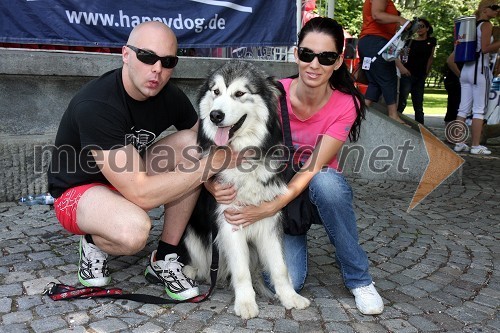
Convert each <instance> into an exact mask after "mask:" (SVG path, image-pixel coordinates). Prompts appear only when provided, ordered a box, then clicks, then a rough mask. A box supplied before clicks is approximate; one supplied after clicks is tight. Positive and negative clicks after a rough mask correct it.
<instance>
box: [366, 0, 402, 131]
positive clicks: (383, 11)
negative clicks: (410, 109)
mask: <svg viewBox="0 0 500 333" xmlns="http://www.w3.org/2000/svg"><path fill="white" fill-rule="evenodd" d="M406 21H407V19H405V18H404V17H401V16H400V15H399V12H398V10H397V9H396V7H395V6H394V2H393V1H392V0H366V1H365V3H364V5H363V26H362V28H361V34H360V37H359V44H358V52H359V55H360V58H361V60H362V61H363V69H364V70H365V73H366V77H367V78H368V89H367V91H366V94H365V98H366V105H367V106H370V105H371V104H372V103H373V102H377V101H378V100H379V98H380V96H381V95H382V96H383V97H384V101H385V104H386V105H387V112H388V115H389V117H391V118H392V119H394V120H396V121H397V122H399V123H402V124H405V123H404V121H403V120H402V119H401V118H400V117H399V114H398V109H397V84H398V77H397V75H396V65H395V63H394V62H393V61H386V60H384V59H383V58H382V57H377V52H378V51H379V50H380V49H382V48H383V47H384V46H385V45H386V44H387V42H388V41H389V40H390V39H391V38H392V37H393V36H394V34H395V33H396V31H397V29H398V27H399V26H402V25H404V24H405V23H406ZM374 57H376V58H375V61H374V62H371V60H372V58H374Z"/></svg>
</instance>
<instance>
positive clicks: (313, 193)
mask: <svg viewBox="0 0 500 333" xmlns="http://www.w3.org/2000/svg"><path fill="white" fill-rule="evenodd" d="M309 197H310V199H311V202H312V203H314V204H315V205H316V206H317V207H318V211H319V215H320V218H321V221H320V222H321V223H322V224H323V226H324V227H325V230H326V233H327V235H328V238H329V239H330V242H331V243H332V244H333V246H334V247H335V259H336V261H337V264H338V266H339V268H340V272H341V274H342V278H343V280H344V284H345V286H346V287H347V288H348V289H353V288H358V287H364V286H367V285H369V284H371V283H372V277H371V276H370V273H369V272H368V266H369V263H368V257H367V256H366V253H365V251H364V250H363V249H362V248H361V246H360V245H359V239H358V229H357V225H356V216H355V214H354V208H353V203H352V200H353V194H352V189H351V186H350V185H349V183H347V181H346V179H345V178H344V176H342V174H341V173H339V172H337V171H336V170H334V169H331V168H328V169H324V170H322V171H321V172H319V173H318V174H316V175H315V176H314V177H313V179H312V180H311V183H310V184H309ZM283 244H284V252H285V261H286V264H287V267H288V273H289V274H290V277H291V279H292V285H293V287H294V289H295V290H296V291H300V290H301V289H302V287H303V286H304V282H305V280H306V277H307V255H308V254H307V235H300V236H293V235H286V234H285V235H284V239H283ZM265 280H266V283H267V284H268V285H270V284H269V279H268V277H267V276H265ZM271 289H272V288H271Z"/></svg>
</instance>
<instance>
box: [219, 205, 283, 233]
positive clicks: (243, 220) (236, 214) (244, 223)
mask: <svg viewBox="0 0 500 333" xmlns="http://www.w3.org/2000/svg"><path fill="white" fill-rule="evenodd" d="M279 210H280V208H278V205H277V203H276V200H273V201H265V202H263V203H262V204H260V205H259V206H243V207H241V208H228V209H226V210H225V211H224V216H225V217H226V221H227V222H228V223H230V224H232V225H233V226H234V228H233V231H236V230H238V229H242V228H245V227H248V226H249V225H251V224H253V223H255V222H258V221H260V220H262V219H265V218H266V217H270V216H273V215H275V214H276V213H277V212H278V211H279Z"/></svg>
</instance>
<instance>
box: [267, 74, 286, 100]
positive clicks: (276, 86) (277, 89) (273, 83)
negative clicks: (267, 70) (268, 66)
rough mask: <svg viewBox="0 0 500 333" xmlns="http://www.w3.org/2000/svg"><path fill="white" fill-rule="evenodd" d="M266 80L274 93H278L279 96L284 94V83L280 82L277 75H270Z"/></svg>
mask: <svg viewBox="0 0 500 333" xmlns="http://www.w3.org/2000/svg"><path fill="white" fill-rule="evenodd" d="M266 81H267V83H268V85H269V86H270V89H271V91H272V92H273V93H274V95H276V96H277V97H279V96H281V95H282V94H284V92H285V91H284V89H283V85H282V84H281V82H279V81H278V80H277V79H276V77H275V76H268V77H267V78H266Z"/></svg>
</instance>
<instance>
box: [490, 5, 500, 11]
mask: <svg viewBox="0 0 500 333" xmlns="http://www.w3.org/2000/svg"><path fill="white" fill-rule="evenodd" d="M488 8H489V9H491V10H499V9H500V6H499V5H491V6H488Z"/></svg>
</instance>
